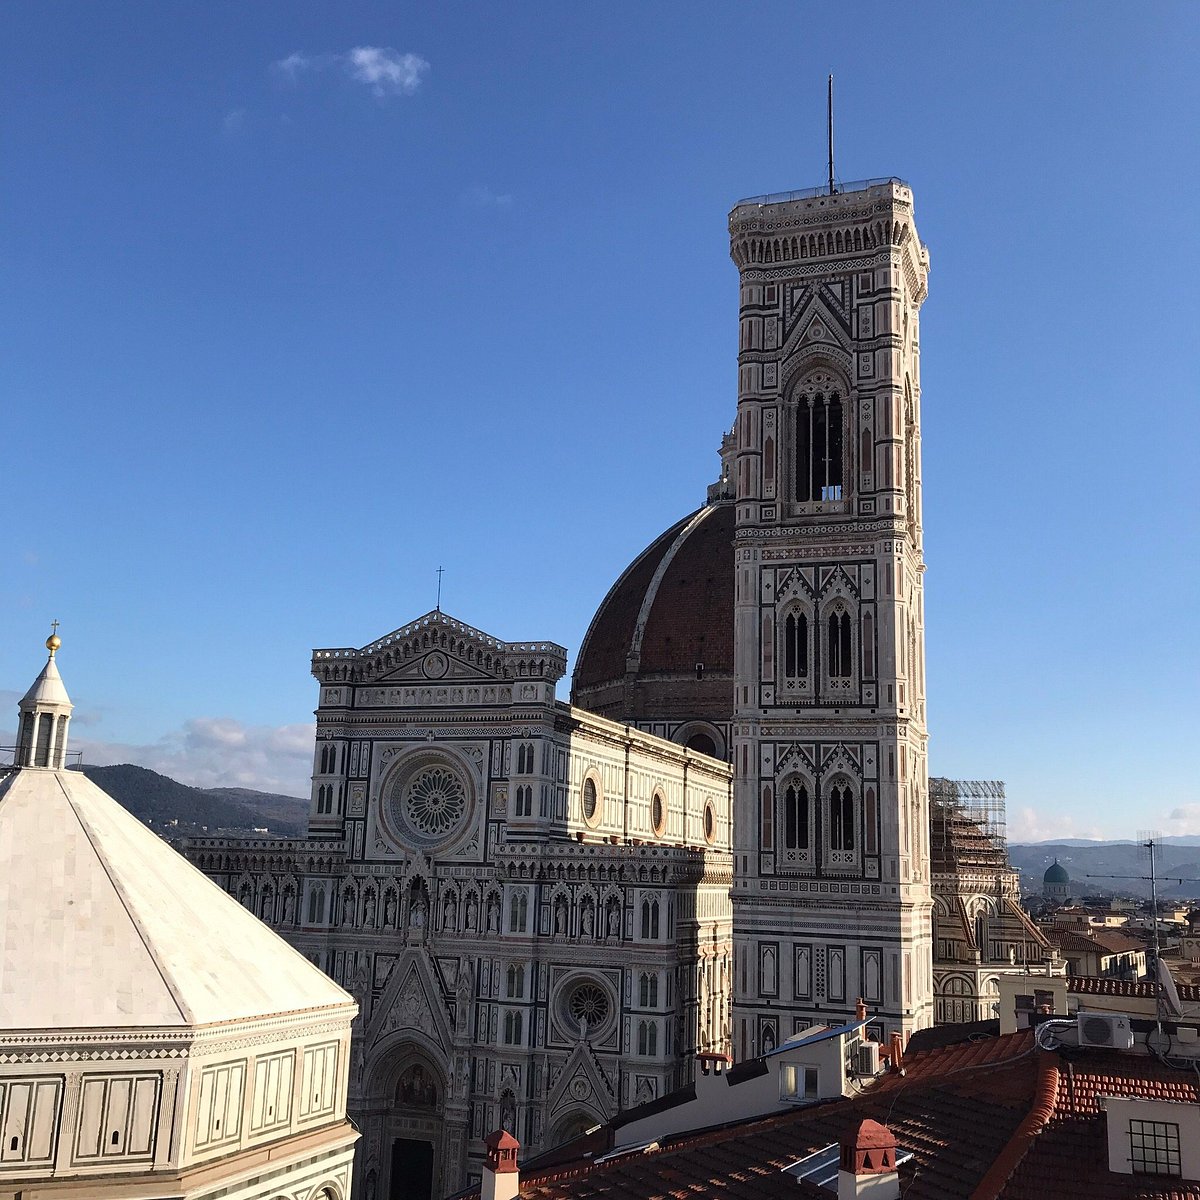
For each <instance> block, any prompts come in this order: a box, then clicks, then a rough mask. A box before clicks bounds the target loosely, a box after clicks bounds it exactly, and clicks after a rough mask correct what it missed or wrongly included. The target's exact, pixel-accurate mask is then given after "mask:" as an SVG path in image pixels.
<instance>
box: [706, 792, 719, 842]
mask: <svg viewBox="0 0 1200 1200" xmlns="http://www.w3.org/2000/svg"><path fill="white" fill-rule="evenodd" d="M704 836H705V838H706V839H707V840H708V841H710V842H711V841H713V840H714V839H715V838H716V836H717V814H716V813H715V812H714V811H713V806H712V802H711V801H709V803H708V804H706V805H705V806H704Z"/></svg>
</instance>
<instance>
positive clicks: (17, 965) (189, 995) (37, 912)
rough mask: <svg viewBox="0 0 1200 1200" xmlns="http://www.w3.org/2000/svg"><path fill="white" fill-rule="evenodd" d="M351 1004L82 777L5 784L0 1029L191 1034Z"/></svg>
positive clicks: (17, 778)
mask: <svg viewBox="0 0 1200 1200" xmlns="http://www.w3.org/2000/svg"><path fill="white" fill-rule="evenodd" d="M353 1003H354V1000H353V998H352V997H351V996H350V995H348V994H347V993H346V992H344V991H343V990H342V989H341V988H340V987H338V986H337V985H336V984H335V983H334V982H333V981H332V980H331V979H329V978H328V977H327V976H326V975H325V974H324V973H323V972H321V971H319V970H318V969H317V968H316V967H314V966H313V965H312V964H311V963H310V962H309V961H308V960H307V959H306V958H304V956H303V955H301V954H299V953H298V952H297V951H296V950H293V949H292V947H291V946H289V945H288V944H287V943H286V942H285V941H284V940H283V939H282V938H280V937H279V936H277V935H276V934H275V933H273V932H272V931H271V930H270V929H268V928H267V927H266V926H265V925H264V924H262V922H260V921H259V920H258V919H257V918H256V917H254V916H253V915H252V914H250V913H249V912H247V911H246V910H245V909H244V908H243V907H242V906H241V905H240V904H238V903H237V901H236V900H234V899H233V898H232V897H231V896H228V895H227V894H226V893H225V892H224V891H222V890H221V889H220V888H219V887H218V886H217V885H216V884H215V883H213V882H211V881H210V880H209V879H207V878H206V877H205V876H204V875H203V874H201V873H200V872H199V871H197V870H196V869H195V868H194V867H192V866H191V865H190V864H189V863H188V862H187V861H185V860H184V859H183V858H182V857H181V856H180V855H178V854H176V853H175V851H174V850H172V849H171V847H170V846H168V845H167V844H166V842H164V841H162V840H161V839H160V838H159V837H157V836H156V835H155V834H154V833H152V832H151V831H150V830H149V829H148V828H146V826H145V825H143V824H142V823H141V822H140V821H139V820H138V819H137V818H136V817H134V816H132V815H131V814H130V813H128V812H126V810H125V809H123V808H122V807H121V806H120V805H119V804H118V803H117V802H116V801H115V800H113V799H112V797H111V796H109V795H107V793H105V792H104V791H103V790H102V789H101V788H99V787H97V786H96V784H94V783H92V781H91V780H89V779H88V778H87V777H86V776H85V775H83V774H82V773H81V772H78V771H66V770H57V771H56V770H46V769H38V768H25V769H20V770H14V771H11V772H10V773H9V774H7V775H6V776H4V777H3V778H0V1030H44V1029H58V1030H69V1029H107V1028H130V1027H135V1026H137V1027H147V1026H150V1027H154V1026H159V1027H164V1026H165V1027H188V1026H197V1025H208V1024H212V1023H223V1022H228V1021H238V1020H244V1019H248V1018H256V1017H269V1016H276V1015H281V1014H284V1013H292V1012H301V1011H308V1010H313V1009H322V1008H339V1009H341V1008H345V1007H346V1006H349V1005H352V1004H353Z"/></svg>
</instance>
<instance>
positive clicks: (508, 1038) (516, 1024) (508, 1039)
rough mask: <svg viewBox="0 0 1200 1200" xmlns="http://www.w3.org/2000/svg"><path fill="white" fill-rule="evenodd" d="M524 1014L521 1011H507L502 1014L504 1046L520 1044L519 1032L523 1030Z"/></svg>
mask: <svg viewBox="0 0 1200 1200" xmlns="http://www.w3.org/2000/svg"><path fill="white" fill-rule="evenodd" d="M524 1025H525V1014H524V1013H523V1012H520V1011H517V1012H513V1011H511V1010H510V1011H509V1012H506V1013H505V1014H504V1044H505V1045H506V1046H519V1045H520V1044H521V1034H522V1033H523V1032H524Z"/></svg>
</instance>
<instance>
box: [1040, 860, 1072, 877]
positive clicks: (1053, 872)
mask: <svg viewBox="0 0 1200 1200" xmlns="http://www.w3.org/2000/svg"><path fill="white" fill-rule="evenodd" d="M1042 882H1043V883H1070V882H1071V876H1070V875H1068V874H1067V868H1066V867H1060V866H1059V865H1058V859H1057V858H1056V859H1055V860H1054V862H1052V863H1051V864H1050V866H1048V867H1047V868H1046V873H1045V875H1043V876H1042Z"/></svg>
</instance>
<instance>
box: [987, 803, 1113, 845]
mask: <svg viewBox="0 0 1200 1200" xmlns="http://www.w3.org/2000/svg"><path fill="white" fill-rule="evenodd" d="M1105 836H1107V835H1106V834H1105V833H1103V831H1101V830H1100V829H1099V827H1097V826H1095V825H1089V824H1087V823H1086V822H1084V821H1080V820H1079V818H1078V817H1075V816H1073V815H1071V814H1070V813H1047V812H1041V811H1039V810H1038V809H1036V808H1019V809H1017V810H1016V811H1015V812H1012V813H1009V817H1008V840H1009V841H1010V842H1053V841H1059V840H1061V839H1062V838H1095V839H1103V838H1104V837H1105Z"/></svg>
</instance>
